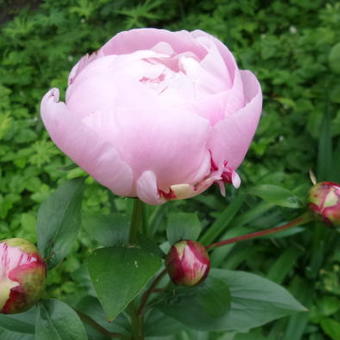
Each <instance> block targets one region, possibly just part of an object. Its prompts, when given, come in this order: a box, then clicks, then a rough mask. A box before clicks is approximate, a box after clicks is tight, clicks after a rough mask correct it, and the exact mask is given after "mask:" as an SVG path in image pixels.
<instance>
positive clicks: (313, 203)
mask: <svg viewBox="0 0 340 340" xmlns="http://www.w3.org/2000/svg"><path fill="white" fill-rule="evenodd" d="M308 206H309V208H310V210H311V211H312V212H313V213H314V214H315V215H317V216H319V217H321V218H322V219H323V221H325V222H326V223H327V224H329V225H335V226H337V225H340V184H337V183H334V182H320V183H317V184H315V185H314V186H313V187H312V189H311V190H310V192H309V201H308Z"/></svg>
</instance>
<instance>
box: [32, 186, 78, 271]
mask: <svg viewBox="0 0 340 340" xmlns="http://www.w3.org/2000/svg"><path fill="white" fill-rule="evenodd" d="M82 197H83V180H72V181H68V182H66V183H64V184H63V185H62V186H60V187H59V188H58V189H57V190H56V191H55V192H54V193H53V194H52V195H51V196H50V197H49V198H48V199H47V200H46V201H45V202H43V204H42V205H41V206H40V209H39V212H38V222H37V235H38V248H39V251H40V253H41V255H42V256H43V257H44V258H45V259H46V262H47V264H48V266H49V268H52V267H54V266H56V265H57V264H58V263H59V262H61V261H62V260H63V258H64V257H65V256H67V254H68V253H69V251H70V250H71V247H72V245H73V242H74V241H75V240H76V238H77V235H78V231H79V228H80V225H81V215H80V208H81V200H82Z"/></svg>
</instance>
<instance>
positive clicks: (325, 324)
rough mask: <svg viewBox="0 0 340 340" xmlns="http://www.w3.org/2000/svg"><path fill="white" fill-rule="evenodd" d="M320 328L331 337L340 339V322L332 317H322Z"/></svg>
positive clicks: (335, 339) (336, 339)
mask: <svg viewBox="0 0 340 340" xmlns="http://www.w3.org/2000/svg"><path fill="white" fill-rule="evenodd" d="M321 328H322V329H323V331H324V332H325V333H326V334H327V335H328V336H329V337H331V338H332V339H334V340H339V339H340V322H338V321H335V320H333V319H324V320H322V321H321Z"/></svg>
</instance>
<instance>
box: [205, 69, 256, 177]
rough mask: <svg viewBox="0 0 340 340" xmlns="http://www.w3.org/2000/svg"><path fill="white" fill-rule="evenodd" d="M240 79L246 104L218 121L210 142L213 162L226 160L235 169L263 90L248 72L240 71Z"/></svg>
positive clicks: (246, 144)
mask: <svg viewBox="0 0 340 340" xmlns="http://www.w3.org/2000/svg"><path fill="white" fill-rule="evenodd" d="M241 78H242V82H243V88H244V95H245V100H246V104H245V106H244V107H243V108H241V109H240V110H238V111H236V112H235V113H233V114H229V115H227V116H226V118H225V119H224V120H223V121H220V122H219V123H217V124H216V125H215V126H214V128H213V131H212V133H211V139H210V141H209V148H210V150H211V153H212V158H213V160H214V162H215V163H216V164H218V165H219V166H221V165H222V164H223V163H224V162H225V161H227V162H228V166H230V167H231V168H233V169H234V170H236V169H237V167H238V166H239V165H240V164H241V162H242V161H243V159H244V156H245V154H246V153H247V150H248V148H249V145H250V143H251V140H252V138H253V136H254V134H255V130H256V127H257V124H258V122H259V118H260V114H261V111H262V92H261V87H260V84H259V82H258V80H257V79H256V77H255V76H254V74H253V73H251V72H250V71H241ZM236 183H237V181H236ZM236 183H235V184H236Z"/></svg>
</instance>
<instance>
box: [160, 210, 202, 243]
mask: <svg viewBox="0 0 340 340" xmlns="http://www.w3.org/2000/svg"><path fill="white" fill-rule="evenodd" d="M201 229H202V226H201V222H200V221H199V219H198V217H197V214H195V213H182V212H177V213H170V214H169V215H168V225H167V230H166V232H167V236H168V241H169V243H170V244H171V245H172V244H174V243H176V242H178V241H181V240H192V241H195V240H197V238H198V236H199V234H200V232H201Z"/></svg>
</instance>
